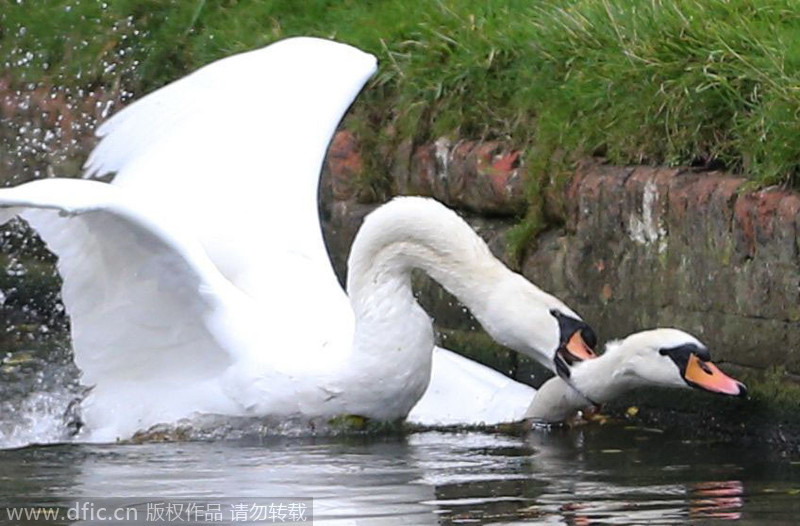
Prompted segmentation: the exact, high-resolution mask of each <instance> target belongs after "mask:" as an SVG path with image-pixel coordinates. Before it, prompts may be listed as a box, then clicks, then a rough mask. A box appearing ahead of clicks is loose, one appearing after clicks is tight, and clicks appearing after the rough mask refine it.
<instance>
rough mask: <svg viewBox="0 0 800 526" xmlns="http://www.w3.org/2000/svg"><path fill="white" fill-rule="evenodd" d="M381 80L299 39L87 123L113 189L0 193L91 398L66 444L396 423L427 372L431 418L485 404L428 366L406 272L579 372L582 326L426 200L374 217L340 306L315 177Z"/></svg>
mask: <svg viewBox="0 0 800 526" xmlns="http://www.w3.org/2000/svg"><path fill="white" fill-rule="evenodd" d="M375 67H376V63H375V59H374V57H372V56H371V55H368V54H366V53H363V52H361V51H359V50H357V49H355V48H352V47H350V46H347V45H344V44H338V43H335V42H330V41H325V40H319V39H313V38H294V39H288V40H284V41H281V42H278V43H276V44H273V45H271V46H268V47H266V48H264V49H261V50H256V51H253V52H249V53H244V54H241V55H236V56H233V57H229V58H227V59H223V60H221V61H218V62H215V63H213V64H210V65H208V66H206V67H204V68H201V69H200V70H198V71H196V72H195V73H193V74H191V75H188V76H187V77H185V78H183V79H181V80H178V81H177V82H174V83H172V84H170V85H168V86H166V87H164V88H162V89H160V90H157V91H156V92H154V93H152V94H150V95H148V96H146V97H144V98H142V99H141V100H139V101H137V102H135V103H134V104H132V105H131V106H129V107H127V108H125V109H124V110H122V111H121V112H119V113H118V114H117V115H115V116H114V117H112V118H111V119H110V120H109V121H108V122H106V123H105V124H103V125H102V126H101V127H100V128H99V130H98V136H99V137H100V138H101V141H100V143H99V145H98V146H97V148H96V149H95V150H94V151H93V152H92V154H91V156H90V157H89V160H88V161H87V163H86V176H87V177H89V178H91V177H94V176H99V175H104V174H107V173H109V172H115V173H116V176H115V178H114V181H113V183H112V184H110V185H109V184H106V183H101V182H96V181H91V180H65V179H47V180H40V181H34V182H31V183H28V184H24V185H21V186H19V187H15V188H10V189H4V190H0V222H4V221H6V220H8V219H9V218H10V217H12V216H14V215H20V216H21V217H23V218H24V219H25V220H26V221H28V222H29V223H30V224H31V225H32V226H33V228H34V229H35V230H36V231H37V232H38V233H39V234H40V236H41V237H42V238H43V239H44V240H45V242H46V243H47V245H48V247H49V248H50V249H51V250H52V251H53V252H54V253H56V254H57V255H58V269H59V272H60V274H61V276H62V278H63V288H62V298H63V301H64V303H65V306H66V308H67V311H68V313H69V315H70V317H71V330H72V339H73V347H74V350H75V361H76V364H77V365H78V366H79V368H80V369H81V372H82V382H83V383H84V384H86V385H87V386H90V387H91V391H90V393H89V394H88V396H87V397H86V399H85V400H84V401H83V403H82V407H81V412H82V418H83V420H84V422H85V424H86V425H85V428H84V429H85V431H84V435H83V436H82V437H81V438H83V439H86V440H92V441H109V440H115V439H119V438H127V437H129V436H131V435H132V434H133V433H135V432H136V431H139V430H142V429H148V428H149V427H151V426H153V425H156V424H160V423H174V422H177V421H179V420H182V419H186V418H192V417H193V416H195V415H200V414H208V413H212V414H224V415H234V416H248V415H249V416H260V415H271V416H281V415H297V414H300V415H304V416H309V417H315V416H336V415H340V414H358V415H361V416H365V417H371V418H376V419H384V420H385V419H396V418H402V417H404V416H406V415H407V414H408V412H409V411H410V410H411V409H412V407H413V406H414V404H415V403H416V402H417V401H418V400H419V398H420V397H421V396H422V395H423V393H425V392H426V388H427V386H428V383H429V380H430V374H431V373H430V371H431V369H432V367H433V365H432V362H433V361H439V362H441V363H440V364H439V365H438V366H436V367H433V369H434V370H435V371H437V373H436V374H437V375H440V376H441V379H440V380H439V381H437V382H436V385H437V389H436V390H434V391H431V395H430V396H431V397H433V402H434V404H433V405H434V406H440V407H444V404H443V403H436V399H438V400H440V401H441V400H454V397H453V395H452V393H453V392H463V389H464V386H465V385H466V384H468V385H471V386H472V387H475V388H476V391H475V392H476V393H483V394H482V398H481V399H482V400H483V406H486V405H487V404H488V402H487V401H489V400H491V401H492V403H494V402H495V401H497V399H496V396H495V395H496V393H495V392H494V389H495V387H497V388H498V389H500V390H502V385H501V384H503V382H502V381H498V377H497V374H498V373H495V372H493V371H491V370H489V369H488V368H484V367H483V366H480V365H478V364H474V363H471V362H470V363H468V361H466V359H463V358H459V359H456V358H454V356H451V355H450V354H448V353H447V351H444V350H435V351H434V343H433V331H432V326H431V320H430V318H429V317H428V316H427V314H426V313H425V312H424V311H423V310H422V309H421V308H420V307H419V305H418V304H417V303H416V301H415V300H414V298H413V295H412V293H411V287H410V272H411V270H412V269H414V268H420V269H422V270H424V271H425V272H427V273H429V274H430V275H431V276H432V277H433V278H434V279H436V280H438V281H440V282H441V283H442V284H443V285H444V286H445V287H446V288H448V289H449V290H450V291H451V292H452V293H454V294H455V295H456V296H457V297H459V299H461V300H462V301H463V302H464V303H465V305H467V306H468V307H469V308H471V309H472V310H473V312H474V313H475V315H476V317H477V318H478V319H479V320H480V322H481V323H482V324H483V325H484V326H485V328H486V329H487V330H488V331H489V333H490V334H491V335H493V336H494V337H495V338H496V339H497V340H498V341H500V342H501V343H504V344H506V345H508V346H511V347H512V348H515V349H517V350H519V351H521V352H524V353H527V354H529V355H531V356H533V357H534V358H536V359H537V360H539V361H541V362H542V363H544V364H545V365H547V366H549V367H551V368H554V367H555V364H556V363H561V364H562V365H561V369H560V370H559V372H560V373H561V374H566V375H568V374H569V367H568V365H564V363H566V362H565V358H564V356H567V357H569V358H570V363H572V360H574V359H576V354H575V352H574V350H573V349H575V348H577V349H578V355H577V359H579V358H580V357H581V355H580V352H581V350H583V351H584V352H588V353H590V352H591V351H590V350H589V349H588V348H587V347H586V345H585V344H584V342H583V339H584V336H585V335H590V336H591V337H590V338H588V339H589V340H591V339H593V335H592V334H591V330H590V329H589V328H588V326H587V325H586V324H585V323H583V322H582V320H581V319H580V317H578V315H577V314H575V313H574V312H573V311H571V310H570V309H569V308H568V307H566V306H565V305H564V304H563V303H562V302H560V301H559V300H558V299H556V298H554V297H552V296H550V295H549V294H546V293H544V292H543V291H541V290H539V289H538V288H536V287H535V286H534V285H532V284H531V283H529V282H528V281H527V280H525V279H524V278H522V276H520V275H518V274H515V273H513V272H511V271H510V270H508V269H507V268H506V267H504V266H503V265H502V264H501V263H500V262H499V261H498V260H497V259H495V258H494V257H493V256H492V255H491V253H490V252H489V250H488V248H487V247H486V245H485V243H484V242H483V241H482V240H481V239H480V238H479V237H478V236H477V235H476V234H475V233H474V232H473V231H472V229H471V228H470V227H469V226H468V225H467V224H466V223H465V222H464V221H463V220H461V219H460V218H459V217H458V216H457V215H456V214H455V213H454V212H452V211H450V210H448V209H447V208H446V207H444V206H443V205H441V204H439V203H437V202H435V201H433V200H430V199H422V198H403V199H396V200H395V201H393V202H391V203H389V204H388V205H385V206H384V207H382V208H380V209H378V210H377V211H376V212H374V213H373V214H372V215H370V216H369V218H368V219H367V220H366V221H365V224H364V226H363V227H362V229H361V231H360V232H359V234H358V238H357V240H356V242H355V244H354V247H353V250H352V252H351V257H350V261H349V265H350V272H349V276H350V278H349V282H348V293H349V298H348V295H346V294H345V293H344V292H343V291H342V290H341V288H340V286H339V284H338V281H337V280H336V277H335V275H334V273H333V270H332V268H331V265H330V263H329V260H328V256H327V252H326V249H325V245H324V241H323V238H322V234H321V231H320V227H319V223H318V216H317V187H318V178H319V172H320V168H321V164H322V161H323V158H324V154H325V147H326V145H327V143H328V142H329V140H330V137H331V136H332V134H333V131H334V129H335V126H336V124H337V123H338V122H339V120H340V119H341V117H342V114H343V113H344V111H345V110H346V109H347V107H348V106H349V105H350V103H351V102H352V100H353V99H354V97H355V96H356V95H357V93H358V92H359V91H360V89H361V87H362V86H363V84H364V83H365V82H366V80H367V79H368V78H369V77H370V76H371V75H372V74H373V73H374V71H375ZM287 225H288V226H287ZM576 341H577V342H578V344H579V345H578V346H577V347H574V344H575V342H576ZM559 360H560V361H559ZM454 364H455V365H454ZM456 365H458V366H456ZM467 378H468V379H469V381H466V380H465V379H467ZM509 381H510V380H509ZM478 387H481V389H478ZM512 390H513V391H514V392H515V393H517V394H519V393H524V395H525V396H528V395H529V394H530V391H529V390H528V388H522V387H520V388H514V389H512ZM473 399H474V398H473ZM528 400H529V399H528ZM448 403H451V402H448ZM516 405H518V406H521V407H525V406H526V405H527V404H516ZM429 407H430V406H429ZM517 412H518V411H517ZM515 414H516V413H515ZM477 416H478V417H480V415H477ZM480 421H481V420H478V421H477V422H480Z"/></svg>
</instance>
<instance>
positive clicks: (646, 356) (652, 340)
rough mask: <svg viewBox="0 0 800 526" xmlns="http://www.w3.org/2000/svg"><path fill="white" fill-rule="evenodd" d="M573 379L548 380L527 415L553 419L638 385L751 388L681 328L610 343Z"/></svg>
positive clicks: (743, 391) (733, 391) (740, 391)
mask: <svg viewBox="0 0 800 526" xmlns="http://www.w3.org/2000/svg"><path fill="white" fill-rule="evenodd" d="M571 381H572V382H574V384H575V385H576V386H577V387H578V389H579V391H580V392H578V391H576V390H575V389H573V388H572V387H571V386H570V385H568V384H567V383H566V382H564V380H563V379H561V378H558V377H555V378H551V379H550V380H548V381H547V382H545V383H544V384H543V385H542V386H541V388H540V389H539V391H538V392H537V393H536V396H535V397H534V398H533V401H532V402H531V405H530V407H529V408H528V410H527V412H526V413H525V418H526V419H533V420H535V421H540V422H546V423H553V422H562V421H564V420H566V419H568V418H570V417H571V416H572V415H573V414H574V413H575V411H577V410H580V409H582V408H584V407H587V406H591V405H595V404H604V403H607V402H610V401H611V400H613V399H615V398H618V397H620V396H622V395H623V394H625V393H626V392H627V391H629V390H631V389H634V388H636V387H643V386H652V387H675V388H695V389H700V390H704V391H709V392H712V393H718V394H723V395H729V396H746V395H747V388H746V387H745V386H744V384H742V383H741V382H739V381H737V380H734V379H733V378H731V377H730V376H728V375H726V374H725V373H723V372H722V371H720V370H719V368H718V367H717V366H716V365H714V364H713V363H712V362H711V356H710V353H709V351H708V349H707V348H706V346H705V345H703V344H702V343H700V341H698V340H697V338H695V337H694V336H691V335H690V334H687V333H685V332H683V331H680V330H677V329H653V330H649V331H642V332H638V333H635V334H631V335H630V336H628V337H627V338H625V339H623V340H620V341H613V342H609V343H608V344H606V350H605V352H604V353H603V354H602V355H601V356H600V357H598V358H597V359H594V360H587V361H585V362H582V363H579V364H576V365H575V367H574V368H573V371H572V375H571Z"/></svg>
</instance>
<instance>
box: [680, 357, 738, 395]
mask: <svg viewBox="0 0 800 526" xmlns="http://www.w3.org/2000/svg"><path fill="white" fill-rule="evenodd" d="M683 377H684V379H685V380H686V382H687V383H688V384H689V385H691V386H693V387H697V388H699V389H704V390H706V391H711V392H712V393H720V394H725V395H732V396H746V395H747V388H746V387H745V385H744V384H743V383H741V382H739V381H737V380H734V379H733V378H731V377H730V376H728V375H727V374H725V373H723V372H722V371H720V370H719V367H717V366H716V365H714V364H713V363H711V362H704V361H702V360H700V358H698V357H697V355H695V354H691V355H689V362H688V363H687V364H686V372H685V373H684V374H683Z"/></svg>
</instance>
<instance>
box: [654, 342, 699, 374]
mask: <svg viewBox="0 0 800 526" xmlns="http://www.w3.org/2000/svg"><path fill="white" fill-rule="evenodd" d="M658 354H660V355H662V356H669V357H670V358H672V361H673V362H675V365H677V366H678V369H679V370H680V372H681V376H684V375H685V374H686V366H687V365H689V357H690V356H691V355H693V354H694V355H695V356H697V357H698V358H700V367H702V368H703V370H706V367H705V364H704V363H703V362H708V361H711V353H710V352H708V349H706V348H705V347H700V346H699V345H697V344H695V343H686V344H684V345H679V346H677V347H665V348H663V349H659V350H658ZM707 372H709V371H707ZM709 374H710V372H709Z"/></svg>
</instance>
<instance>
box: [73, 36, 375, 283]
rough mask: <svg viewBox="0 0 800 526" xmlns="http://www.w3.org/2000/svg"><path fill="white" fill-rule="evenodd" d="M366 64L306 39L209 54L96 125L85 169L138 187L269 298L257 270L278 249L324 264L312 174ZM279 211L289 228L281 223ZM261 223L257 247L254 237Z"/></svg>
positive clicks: (224, 268) (267, 279)
mask: <svg viewBox="0 0 800 526" xmlns="http://www.w3.org/2000/svg"><path fill="white" fill-rule="evenodd" d="M375 69H376V61H375V57H373V56H372V55H369V54H367V53H364V52H362V51H360V50H358V49H356V48H354V47H351V46H349V45H346V44H341V43H337V42H332V41H328V40H322V39H317V38H308V37H299V38H290V39H286V40H282V41H280V42H277V43H275V44H272V45H270V46H267V47H265V48H262V49H258V50H255V51H250V52H246V53H241V54H238V55H234V56H231V57H228V58H225V59H222V60H219V61H217V62H214V63H211V64H209V65H207V66H205V67H203V68H201V69H199V70H197V71H196V72H194V73H192V74H190V75H188V76H186V77H184V78H182V79H180V80H178V81H175V82H173V83H171V84H169V85H167V86H165V87H163V88H161V89H159V90H157V91H155V92H153V93H151V94H149V95H147V96H145V97H143V98H142V99H140V100H138V101H136V102H135V103H133V104H131V105H130V106H128V107H127V108H125V109H123V110H122V111H120V112H119V113H117V114H116V115H114V116H113V117H112V118H111V119H110V120H108V121H107V122H106V123H104V124H103V125H102V126H101V127H100V128H99V130H98V133H97V134H98V136H99V137H100V138H101V141H100V143H99V144H98V146H97V147H96V148H95V150H94V151H93V152H92V154H91V156H90V157H89V159H88V161H87V163H86V165H85V169H86V175H87V176H88V177H94V176H99V175H103V174H106V173H109V172H116V176H115V178H114V183H113V184H115V185H120V186H124V187H126V188H127V189H130V190H132V191H137V192H139V193H142V194H146V195H147V198H148V200H149V201H151V202H152V204H153V206H157V207H160V208H161V209H162V211H163V213H164V214H165V215H172V216H173V219H174V220H175V221H176V222H177V221H180V222H182V223H184V224H185V225H187V228H191V229H193V230H194V234H195V235H196V236H197V237H198V239H200V241H201V243H202V245H203V246H204V248H205V249H206V251H207V252H208V254H209V256H210V257H211V259H212V260H213V261H214V263H215V264H216V265H217V267H218V268H219V269H220V271H221V272H222V273H223V274H224V275H225V276H226V277H227V278H228V279H229V280H231V281H232V282H233V283H234V284H236V285H237V286H238V287H240V288H241V289H242V290H244V291H246V292H247V293H248V294H250V295H252V296H256V297H263V298H266V297H272V298H274V295H275V290H276V287H280V285H281V283H280V280H279V279H277V278H275V276H276V273H275V272H270V271H269V269H270V268H271V265H272V262H274V261H276V260H278V259H280V256H279V255H280V254H293V255H299V256H302V257H304V258H306V259H312V260H315V261H316V260H319V261H318V262H317V266H318V267H319V268H322V269H329V268H330V263H329V262H328V260H327V253H326V250H325V247H324V242H323V239H322V235H321V233H320V228H319V222H318V219H317V217H318V214H317V201H316V197H317V186H318V179H319V173H320V169H321V166H322V162H323V160H324V156H325V152H326V148H327V145H328V143H329V142H330V139H331V137H332V135H333V133H334V131H335V129H336V126H337V124H338V123H339V121H340V120H341V118H342V116H343V115H344V113H345V111H346V110H347V108H348V107H349V106H350V104H351V103H352V101H353V100H354V98H355V97H356V95H357V94H358V93H359V91H360V90H361V88H362V87H363V85H364V83H365V82H366V81H367V79H369V77H370V76H371V75H372V74H373V73H374V72H375ZM287 218H289V219H288V221H290V222H291V228H290V229H287V228H281V227H280V225H283V224H285V223H286V221H287ZM264 230H267V231H268V232H269V236H270V239H269V243H262V242H259V241H258V240H259V239H261V238H263V235H264V234H263V232H264ZM276 255H278V256H276ZM329 274H330V276H329V277H328V279H330V280H335V278H334V276H333V273H332V271H330V272H329Z"/></svg>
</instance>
